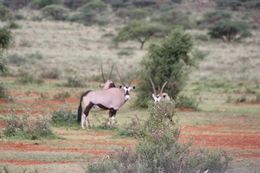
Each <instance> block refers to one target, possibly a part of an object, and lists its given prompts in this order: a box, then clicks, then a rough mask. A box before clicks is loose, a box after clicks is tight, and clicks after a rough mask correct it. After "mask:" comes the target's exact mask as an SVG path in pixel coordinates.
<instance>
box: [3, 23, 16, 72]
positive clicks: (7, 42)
mask: <svg viewBox="0 0 260 173" xmlns="http://www.w3.org/2000/svg"><path fill="white" fill-rule="evenodd" d="M12 40H13V36H12V33H11V31H9V30H8V29H7V28H0V72H6V71H7V68H6V65H5V63H4V61H3V52H4V51H5V50H7V49H8V48H9V47H10V46H11V43H12Z"/></svg>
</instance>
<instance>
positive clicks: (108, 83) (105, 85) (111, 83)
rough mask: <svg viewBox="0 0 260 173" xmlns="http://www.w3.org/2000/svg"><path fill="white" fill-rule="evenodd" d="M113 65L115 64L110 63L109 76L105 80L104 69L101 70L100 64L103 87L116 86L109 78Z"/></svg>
mask: <svg viewBox="0 0 260 173" xmlns="http://www.w3.org/2000/svg"><path fill="white" fill-rule="evenodd" d="M114 66H115V64H113V65H112V67H111V71H110V73H109V76H108V78H107V80H106V79H105V75H104V71H103V66H102V64H101V67H100V70H101V75H102V79H103V83H104V84H102V85H103V89H108V88H115V87H116V85H115V83H114V82H113V81H112V80H111V76H112V72H113V69H114ZM101 87H102V86H101Z"/></svg>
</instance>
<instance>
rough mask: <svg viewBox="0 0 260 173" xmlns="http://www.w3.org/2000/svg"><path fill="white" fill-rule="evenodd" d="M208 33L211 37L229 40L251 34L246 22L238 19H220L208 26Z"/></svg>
mask: <svg viewBox="0 0 260 173" xmlns="http://www.w3.org/2000/svg"><path fill="white" fill-rule="evenodd" d="M208 34H209V35H210V36H211V37H212V38H219V39H222V40H223V41H227V42H231V41H234V40H239V39H242V38H245V37H248V36H250V35H251V33H250V32H249V27H248V25H247V24H246V23H244V22H240V21H230V20H226V21H221V22H217V23H216V24H215V25H213V26H212V27H210V28H209V32H208Z"/></svg>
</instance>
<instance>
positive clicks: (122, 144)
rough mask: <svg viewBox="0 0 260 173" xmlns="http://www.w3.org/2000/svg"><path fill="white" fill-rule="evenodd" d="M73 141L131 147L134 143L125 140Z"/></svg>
mask: <svg viewBox="0 0 260 173" xmlns="http://www.w3.org/2000/svg"><path fill="white" fill-rule="evenodd" d="M73 142H75V143H82V144H88V145H114V146H127V147H133V146H135V145H136V144H135V143H127V142H105V141H90V140H74V141H73Z"/></svg>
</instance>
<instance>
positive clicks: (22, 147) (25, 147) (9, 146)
mask: <svg viewBox="0 0 260 173" xmlns="http://www.w3.org/2000/svg"><path fill="white" fill-rule="evenodd" d="M1 148H2V149H3V150H16V151H49V152H57V151H65V152H80V153H86V154H95V155H108V154H109V152H111V151H110V150H106V149H95V150H90V149H83V148H55V147H44V146H42V145H34V144H23V143H19V144H15V143H5V144H0V149H1Z"/></svg>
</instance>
